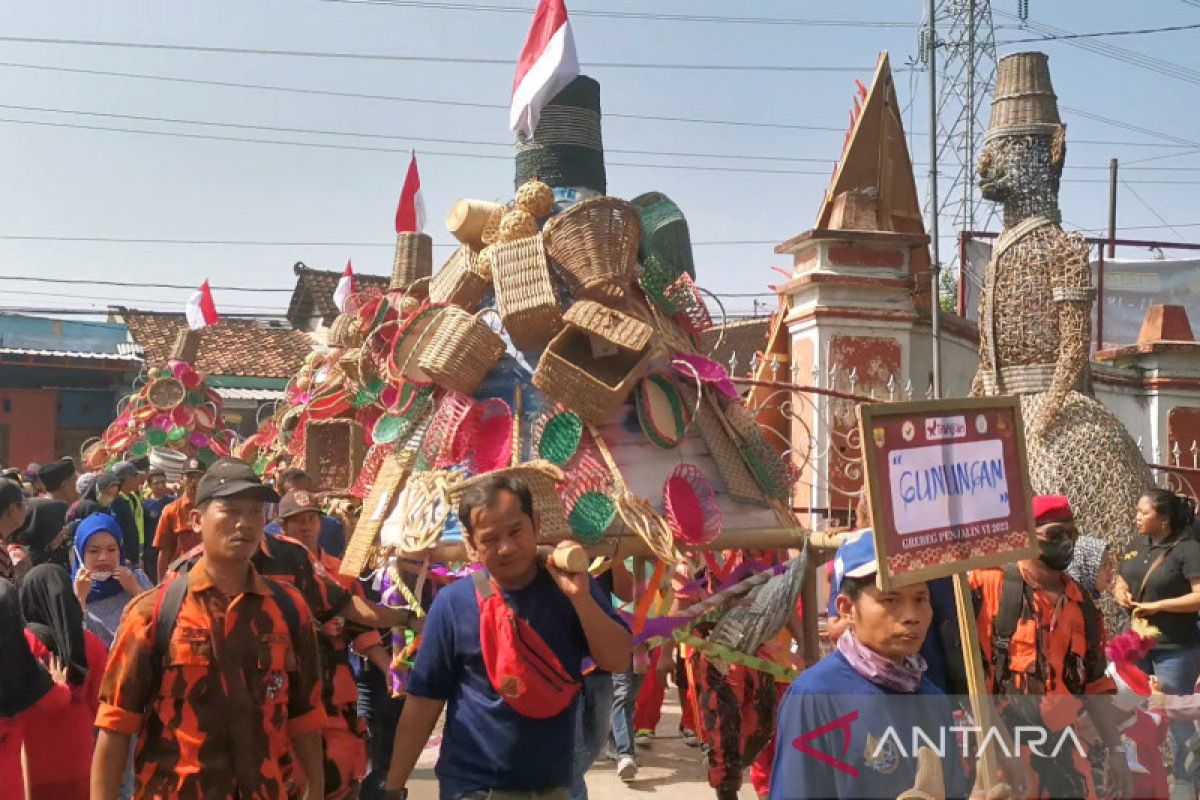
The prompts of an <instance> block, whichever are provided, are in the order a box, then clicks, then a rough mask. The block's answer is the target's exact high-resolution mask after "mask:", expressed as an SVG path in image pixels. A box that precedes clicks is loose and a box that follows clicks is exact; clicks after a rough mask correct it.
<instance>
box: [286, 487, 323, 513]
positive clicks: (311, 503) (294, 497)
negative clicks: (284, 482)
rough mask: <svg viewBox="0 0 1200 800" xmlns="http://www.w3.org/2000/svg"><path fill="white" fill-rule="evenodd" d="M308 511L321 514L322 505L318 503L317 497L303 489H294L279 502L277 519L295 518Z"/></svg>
mask: <svg viewBox="0 0 1200 800" xmlns="http://www.w3.org/2000/svg"><path fill="white" fill-rule="evenodd" d="M308 511H315V512H317V513H318V514H320V513H321V505H320V504H319V503H318V502H317V498H316V495H314V494H313V493H312V492H306V491H304V490H302V489H294V490H292V491H290V492H288V493H287V494H285V495H284V496H283V499H282V500H280V501H279V516H278V517H277V519H287V518H288V517H294V516H296V515H297V514H303V513H305V512H308Z"/></svg>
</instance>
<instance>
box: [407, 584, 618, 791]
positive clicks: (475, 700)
mask: <svg viewBox="0 0 1200 800" xmlns="http://www.w3.org/2000/svg"><path fill="white" fill-rule="evenodd" d="M589 582H590V584H591V593H592V598H593V599H594V600H595V601H596V604H597V605H599V606H600V608H602V609H604V611H605V613H607V614H608V615H609V616H611V617H612V618H613V619H617V620H618V621H619V618H618V617H617V614H616V612H615V611H613V608H612V604H611V602H609V599H608V595H606V594H605V593H604V592H603V590H601V588H600V586H599V584H597V583H596V581H595V579H590V581H589ZM504 597H505V599H506V600H507V601H508V603H509V604H510V605H511V606H512V608H513V609H514V610H515V611H516V613H517V614H518V615H519V616H521V617H522V618H523V619H525V621H526V622H528V623H529V624H530V625H531V626H533V629H534V630H535V631H537V633H538V635H539V636H541V637H542V639H543V640H544V641H545V642H546V644H547V645H548V646H549V647H550V649H551V650H553V651H554V654H555V655H556V656H558V659H559V661H560V662H561V663H562V665H563V667H564V668H565V669H566V670H567V671H568V672H569V673H570V674H571V675H572V676H573V677H575V678H576V679H579V678H580V666H581V663H582V661H583V659H584V658H586V657H587V656H588V655H589V654H588V645H587V639H586V638H585V636H584V633H583V626H582V625H581V624H580V622H579V617H578V616H576V614H575V609H574V608H573V607H572V606H571V601H570V600H568V599H567V596H566V595H564V594H563V593H562V592H561V591H560V590H559V588H558V586H557V585H556V584H555V583H554V579H553V578H551V577H550V574H549V573H548V572H546V571H545V570H538V574H537V577H536V578H535V579H534V581H533V583H531V584H529V585H528V586H526V587H525V588H524V589H521V590H519V591H515V592H510V591H505V592H504ZM408 693H409V694H411V695H415V696H417V697H427V698H430V699H434V700H445V701H447V707H446V723H445V725H444V726H443V729H442V749H441V755H440V756H439V757H438V762H437V768H436V770H435V771H436V773H437V777H438V786H439V790H440V794H441V798H442V800H453V799H454V798H457V797H459V796H460V795H463V794H465V793H467V792H473V791H479V790H488V789H508V790H522V789H524V790H531V789H550V788H555V787H560V786H567V785H569V784H570V782H571V763H572V759H573V757H574V753H575V714H576V709H575V705H576V703H578V702H579V700H578V698H576V700H575V702H574V703H572V704H571V705H570V706H569V707H567V708H566V709H564V710H563V711H562V712H561V713H559V714H558V715H557V716H554V717H550V718H549V719H530V718H528V717H522V716H521V715H520V714H518V713H517V712H516V711H514V710H513V709H512V708H511V707H510V706H509V705H508V704H507V703H505V702H504V700H502V699H501V698H500V696H499V695H498V694H496V691H495V689H493V688H492V684H491V683H490V682H489V681H488V675H487V668H486V667H485V666H484V663H483V654H482V652H481V650H480V647H479V603H478V600H477V599H476V597H475V584H474V582H473V581H471V580H470V579H463V580H459V581H456V582H455V583H452V584H450V585H449V586H447V587H446V588H445V589H442V590H441V591H440V592H439V593H438V594H437V597H435V598H434V600H433V606H432V607H431V608H430V610H429V616H428V618H427V619H426V620H425V629H424V632H423V633H422V638H421V647H420V649H419V650H418V651H417V658H416V663H414V664H413V670H412V673H411V674H410V675H409V679H408Z"/></svg>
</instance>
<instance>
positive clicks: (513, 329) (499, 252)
mask: <svg viewBox="0 0 1200 800" xmlns="http://www.w3.org/2000/svg"><path fill="white" fill-rule="evenodd" d="M492 280H493V281H494V283H495V286H496V304H497V306H498V307H499V309H500V318H501V319H502V320H503V321H504V328H505V330H507V331H508V335H509V338H511V339H512V341H513V344H514V345H516V346H517V348H519V349H521V350H532V349H536V348H538V347H541V346H542V345H544V344H546V343H547V342H549V341H550V340H551V339H552V338H553V337H554V335H555V334H556V333H558V331H559V330H560V329H561V328H562V326H563V321H562V312H561V310H560V309H559V307H558V298H557V297H556V296H555V294H554V284H552V283H551V282H550V268H549V267H548V266H547V263H546V249H545V247H544V246H543V243H542V235H541V234H538V235H537V236H529V237H527V238H524V239H517V240H516V241H513V242H505V243H503V244H497V245H495V246H494V255H493V256H492Z"/></svg>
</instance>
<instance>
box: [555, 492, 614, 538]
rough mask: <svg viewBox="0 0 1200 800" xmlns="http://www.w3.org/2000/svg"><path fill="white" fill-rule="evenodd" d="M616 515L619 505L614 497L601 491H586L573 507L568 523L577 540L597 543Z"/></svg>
mask: <svg viewBox="0 0 1200 800" xmlns="http://www.w3.org/2000/svg"><path fill="white" fill-rule="evenodd" d="M616 516H617V507H616V505H615V504H614V503H613V501H612V498H610V497H609V496H608V495H606V494H603V493H601V492H584V493H583V494H581V495H579V499H578V500H576V501H575V505H573V506H572V507H571V513H570V515H568V517H567V524H568V525H570V526H571V533H572V534H574V536H575V541H577V542H579V543H580V544H595V543H596V542H598V541H600V539H601V538H602V537H603V536H604V532H605V531H607V530H608V528H609V526H610V525H612V523H613V520H614V519H615V518H616Z"/></svg>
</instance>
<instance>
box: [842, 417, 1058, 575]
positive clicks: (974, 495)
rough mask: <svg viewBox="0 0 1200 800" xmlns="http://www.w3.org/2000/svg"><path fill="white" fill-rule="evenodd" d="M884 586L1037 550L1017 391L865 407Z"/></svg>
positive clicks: (867, 465) (873, 508) (867, 470)
mask: <svg viewBox="0 0 1200 800" xmlns="http://www.w3.org/2000/svg"><path fill="white" fill-rule="evenodd" d="M858 419H859V428H860V431H861V434H862V442H863V459H864V462H865V463H864V467H865V475H866V483H867V491H868V493H869V498H870V502H871V519H872V522H873V525H872V530H873V532H874V535H875V548H876V552H877V553H878V555H879V580H880V586H881V587H882V588H884V589H888V588H894V587H897V586H905V585H907V584H910V583H917V582H919V581H927V580H931V579H933V578H941V577H945V576H947V575H951V574H954V573H956V572H966V571H967V570H971V569H978V568H982V567H994V566H999V565H1001V564H1005V563H1008V562H1010V561H1017V560H1019V559H1022V558H1028V557H1032V556H1033V555H1034V554H1036V552H1037V547H1036V543H1035V541H1034V525H1033V510H1032V499H1033V497H1032V491H1031V489H1030V485H1029V473H1028V469H1027V467H1026V460H1025V437H1024V431H1023V428H1022V424H1021V408H1020V404H1019V402H1018V401H1017V399H1016V398H1013V397H987V398H974V399H962V398H957V399H953V400H932V401H926V402H916V403H868V404H864V405H861V406H859V408H858Z"/></svg>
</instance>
